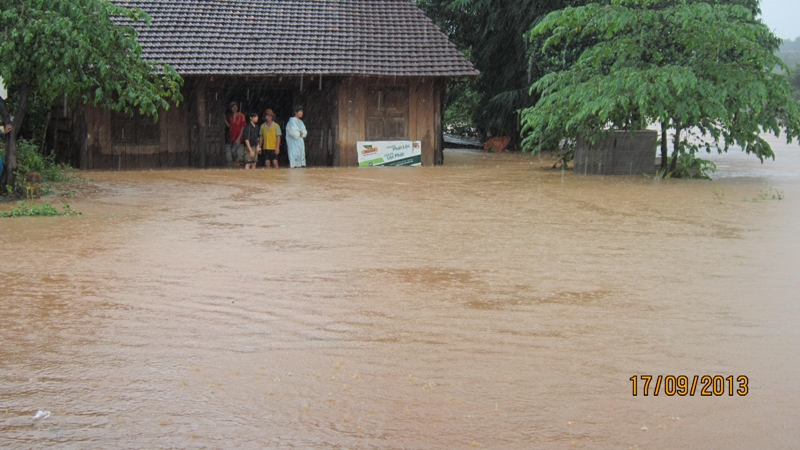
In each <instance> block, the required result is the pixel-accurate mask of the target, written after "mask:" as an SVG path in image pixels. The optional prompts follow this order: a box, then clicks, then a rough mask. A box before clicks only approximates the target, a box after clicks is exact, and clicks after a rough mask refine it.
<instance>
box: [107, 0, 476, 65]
mask: <svg viewBox="0 0 800 450" xmlns="http://www.w3.org/2000/svg"><path fill="white" fill-rule="evenodd" d="M114 3H116V4H118V5H120V6H124V7H126V8H139V9H142V10H144V11H146V12H147V13H148V14H149V15H150V16H151V17H152V23H151V26H150V27H149V28H146V27H144V26H143V25H138V24H137V25H135V27H136V29H137V31H139V37H138V40H139V43H140V44H141V46H142V50H143V52H142V54H143V56H144V57H145V58H147V59H150V60H154V61H160V62H163V63H167V64H170V65H172V66H173V67H174V68H175V70H177V71H178V73H180V74H182V75H213V74H223V73H224V74H230V73H248V74H264V75H272V74H275V75H293V74H295V75H296V74H300V73H307V74H318V73H321V74H330V75H350V74H357V75H376V76H434V77H450V76H472V75H477V74H478V72H477V71H476V70H475V68H474V67H473V66H472V64H470V63H469V62H468V61H466V60H465V59H464V56H463V55H462V54H461V52H459V51H458V50H457V49H456V48H455V46H453V44H452V43H450V41H448V39H447V37H446V36H445V35H444V34H443V33H442V32H441V31H440V30H439V28H437V27H436V25H434V24H433V22H431V21H430V19H428V18H427V17H426V16H425V15H424V14H423V13H422V11H421V10H419V9H418V8H417V7H416V6H415V5H414V4H413V3H412V2H411V1H410V0H238V1H237V0H228V1H220V0H124V1H123V0H120V1H114Z"/></svg>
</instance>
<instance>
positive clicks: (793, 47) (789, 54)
mask: <svg viewBox="0 0 800 450" xmlns="http://www.w3.org/2000/svg"><path fill="white" fill-rule="evenodd" d="M778 57H779V58H780V59H782V60H783V62H785V63H786V65H787V66H789V67H790V68H792V69H794V67H795V66H796V65H798V64H800V37H798V38H796V39H794V40H791V39H787V40H785V41H783V44H781V47H780V49H779V50H778Z"/></svg>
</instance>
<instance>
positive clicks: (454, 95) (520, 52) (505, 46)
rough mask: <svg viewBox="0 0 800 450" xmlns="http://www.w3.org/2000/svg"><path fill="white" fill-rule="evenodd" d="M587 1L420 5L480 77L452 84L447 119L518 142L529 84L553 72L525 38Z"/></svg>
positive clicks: (428, 0)
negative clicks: (548, 19) (554, 15)
mask: <svg viewBox="0 0 800 450" xmlns="http://www.w3.org/2000/svg"><path fill="white" fill-rule="evenodd" d="M585 2H586V0H549V1H542V0H419V1H418V2H417V5H418V6H419V7H420V8H422V9H423V11H425V13H426V14H427V15H428V17H430V18H431V20H433V22H434V23H436V24H437V25H438V26H439V28H441V29H442V31H444V33H445V34H446V35H447V36H448V37H449V38H450V40H451V41H452V42H453V43H454V44H455V45H456V47H458V49H459V50H461V51H463V52H465V53H466V54H467V55H468V56H469V59H470V61H471V62H472V63H473V64H474V65H475V68H477V69H478V70H479V71H480V72H481V75H480V76H479V77H478V78H477V79H476V80H470V81H467V82H464V81H461V82H457V83H452V84H451V85H450V90H449V94H448V99H447V100H448V101H447V105H446V107H448V111H447V113H446V117H448V118H460V119H463V118H465V117H469V118H471V121H472V124H473V125H474V126H475V127H476V128H478V130H479V131H480V132H481V133H483V134H492V135H495V136H499V135H509V136H512V137H513V138H514V143H515V144H518V143H519V140H518V139H519V135H520V133H519V116H518V114H519V111H520V110H522V109H523V108H526V107H529V106H532V105H533V104H534V103H535V102H536V100H537V98H538V96H537V95H533V96H532V95H531V93H530V90H529V87H530V84H531V83H532V82H533V81H535V80H537V79H538V78H539V77H541V76H542V75H543V74H545V73H547V72H549V71H550V68H549V66H548V64H547V63H548V62H549V61H548V60H547V59H545V58H542V57H539V56H538V55H534V56H533V57H531V55H530V52H531V51H534V49H535V47H534V46H532V45H531V44H530V43H529V42H528V41H527V39H526V38H525V34H526V33H527V32H528V30H530V28H531V27H532V26H533V25H534V24H535V23H536V22H537V21H539V20H541V19H542V18H543V17H544V16H545V15H546V14H547V13H549V12H552V11H554V10H556V9H559V8H563V7H564V6H567V5H576V4H583V3H585Z"/></svg>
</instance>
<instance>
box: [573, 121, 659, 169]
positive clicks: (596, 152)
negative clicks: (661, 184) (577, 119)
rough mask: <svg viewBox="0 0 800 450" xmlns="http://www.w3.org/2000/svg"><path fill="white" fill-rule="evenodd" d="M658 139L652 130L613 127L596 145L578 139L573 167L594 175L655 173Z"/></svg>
mask: <svg viewBox="0 0 800 450" xmlns="http://www.w3.org/2000/svg"><path fill="white" fill-rule="evenodd" d="M657 142H658V133H657V132H656V131H653V130H641V131H611V132H610V133H608V135H607V136H606V138H605V139H604V140H602V141H600V142H598V143H596V144H594V145H592V143H591V142H589V141H587V140H585V139H578V141H577V142H576V144H575V160H574V169H573V170H574V171H575V173H579V174H593V175H639V174H643V173H646V174H654V173H655V172H656V165H655V158H656V145H657Z"/></svg>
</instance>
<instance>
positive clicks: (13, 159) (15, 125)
mask: <svg viewBox="0 0 800 450" xmlns="http://www.w3.org/2000/svg"><path fill="white" fill-rule="evenodd" d="M27 103H28V83H23V84H21V85H20V87H19V101H18V103H17V111H16V114H15V115H14V120H13V122H12V123H11V125H12V129H11V135H10V136H9V137H8V139H7V140H6V173H5V180H6V182H5V184H6V186H11V187H12V188H13V187H14V182H15V181H16V180H15V179H14V178H15V176H14V171H15V170H17V134H18V133H19V127H20V125H22V120H23V119H24V118H25V108H26V107H27V106H28V105H27Z"/></svg>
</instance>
